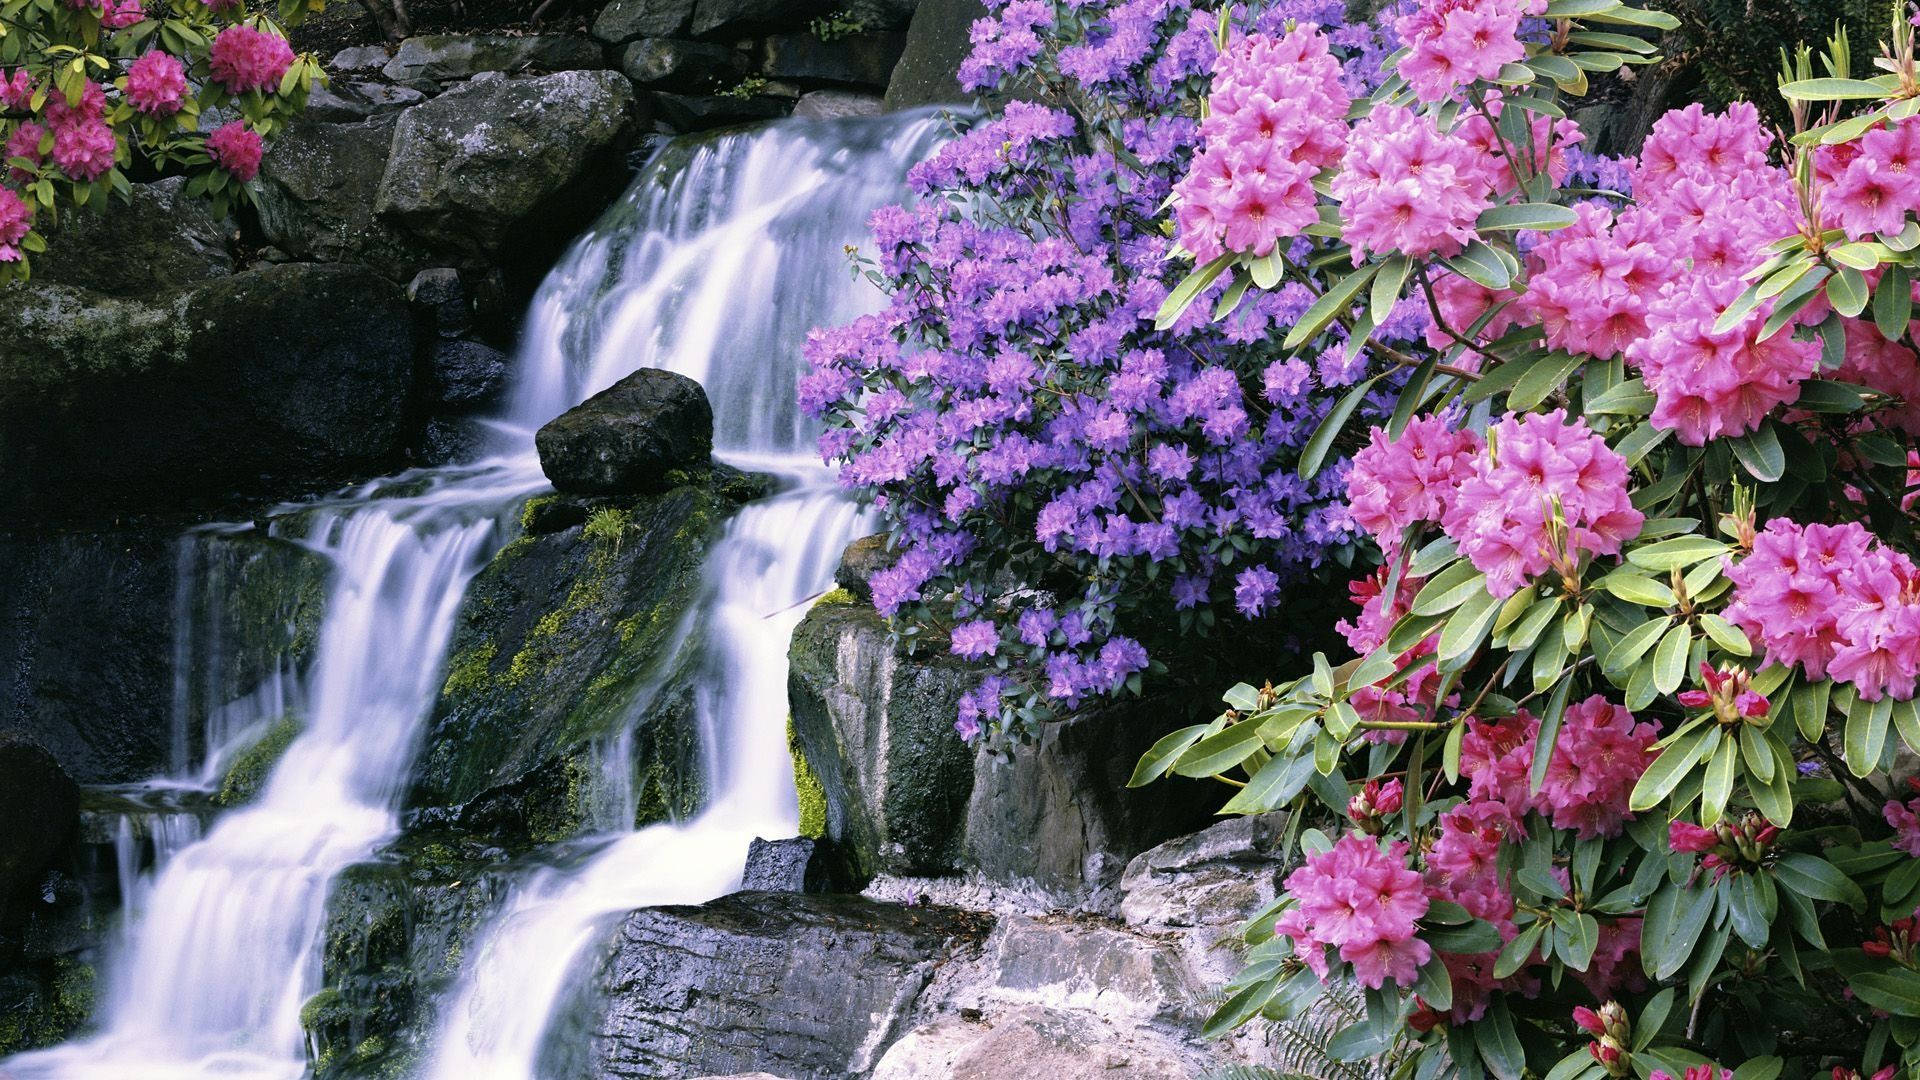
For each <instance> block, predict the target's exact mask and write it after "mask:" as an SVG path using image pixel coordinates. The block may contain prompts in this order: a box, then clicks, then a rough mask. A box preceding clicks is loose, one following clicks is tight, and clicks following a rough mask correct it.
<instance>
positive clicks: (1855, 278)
mask: <svg viewBox="0 0 1920 1080" xmlns="http://www.w3.org/2000/svg"><path fill="white" fill-rule="evenodd" d="M1867 297H1868V293H1867V279H1866V278H1865V277H1863V276H1861V274H1860V271H1858V270H1856V269H1854V268H1853V267H1851V266H1842V267H1841V268H1840V272H1839V273H1837V274H1835V275H1833V276H1832V277H1830V278H1828V279H1827V299H1828V300H1829V301H1831V302H1832V304H1833V310H1835V311H1837V312H1839V313H1840V314H1842V315H1845V316H1846V317H1847V318H1849V319H1851V318H1853V317H1854V316H1856V315H1858V314H1860V313H1861V312H1863V311H1865V310H1867Z"/></svg>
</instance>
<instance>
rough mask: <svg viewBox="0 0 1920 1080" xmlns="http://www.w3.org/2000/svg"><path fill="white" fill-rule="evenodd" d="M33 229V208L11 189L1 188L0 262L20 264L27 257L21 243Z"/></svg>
mask: <svg viewBox="0 0 1920 1080" xmlns="http://www.w3.org/2000/svg"><path fill="white" fill-rule="evenodd" d="M32 229H33V207H32V206H30V205H28V203H27V202H26V200H24V199H22V198H21V197H20V195H19V194H18V193H17V192H15V191H14V190H13V189H11V188H4V187H0V262H19V261H20V260H21V259H22V258H24V257H25V256H24V255H23V254H22V252H21V250H20V242H21V241H22V240H25V239H26V238H27V233H28V232H30V231H32Z"/></svg>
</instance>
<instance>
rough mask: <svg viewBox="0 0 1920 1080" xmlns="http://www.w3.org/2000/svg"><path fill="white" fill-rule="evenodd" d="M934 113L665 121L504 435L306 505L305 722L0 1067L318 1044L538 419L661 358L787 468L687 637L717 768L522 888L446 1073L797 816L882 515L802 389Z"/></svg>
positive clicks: (592, 237)
mask: <svg viewBox="0 0 1920 1080" xmlns="http://www.w3.org/2000/svg"><path fill="white" fill-rule="evenodd" d="M940 130H941V125H940V123H939V122H938V121H936V120H934V119H932V118H929V117H925V116H919V117H915V116H904V117H903V116H895V117H887V118H877V119H871V120H854V121H836V122H832V123H800V122H793V123H787V124H779V125H774V126H772V127H770V128H767V129H765V130H763V131H760V132H757V133H752V134H739V135H728V136H722V137H718V138H714V139H711V140H709V141H707V142H706V143H704V144H702V145H699V146H698V147H697V148H695V149H691V150H690V151H689V150H687V149H683V148H675V149H673V150H670V151H668V153H667V154H666V155H664V157H665V158H672V157H674V156H676V155H689V156H687V158H686V160H685V161H684V164H681V165H679V167H676V168H667V167H663V165H662V162H661V160H659V159H657V160H656V162H655V164H654V165H653V166H650V167H649V168H648V169H646V170H643V172H642V174H641V175H640V176H639V177H638V178H637V179H636V181H635V183H634V185H633V187H632V189H630V191H629V192H628V194H627V195H626V196H625V197H624V198H623V200H622V201H621V203H620V204H618V205H616V206H615V207H614V208H613V209H612V210H610V211H608V213H607V215H606V216H605V217H604V218H603V219H602V221H601V222H600V223H599V224H598V225H596V226H595V227H594V229H592V230H590V231H589V233H588V234H587V235H586V236H584V237H583V238H582V239H581V240H580V241H578V242H577V243H576V245H575V247H574V249H573V250H572V251H571V252H570V253H569V255H568V256H567V257H566V259H565V260H564V261H563V262H562V264H561V265H560V266H559V267H558V268H557V269H556V270H555V271H554V272H553V273H552V274H551V275H550V276H549V278H548V280H547V282H546V283H545V284H544V285H543V286H542V288H541V290H540V293H539V295H538V296H537V297H536V299H535V301H534V307H533V310H532V312H531V313H530V315H529V319H528V324H527V328H526V331H525V334H524V339H523V344H522V349H521V355H520V356H519V358H518V359H517V361H516V365H517V366H516V376H515V377H516V389H515V391H514V396H513V399H512V403H511V405H510V407H509V408H508V410H507V412H506V415H505V416H504V417H502V419H501V422H500V423H499V424H498V429H499V434H498V436H497V437H496V439H495V443H494V446H493V448H492V456H490V457H488V458H487V459H486V460H484V461H481V462H478V463H475V464H473V465H469V466H462V467H457V468H448V469H437V470H418V471H414V472H411V473H406V474H402V475H400V476H397V477H392V478H389V479H387V480H382V481H377V482H375V483H372V484H369V485H367V486H365V487H364V488H361V489H358V490H355V491H352V492H347V493H344V494H342V495H339V496H336V497H334V498H332V499H329V500H327V501H325V502H323V503H321V504H319V506H318V509H314V510H311V511H310V515H311V525H310V527H309V528H308V529H307V531H306V534H305V537H304V542H306V543H308V544H310V545H312V546H313V547H315V548H316V549H317V550H319V551H321V552H323V553H324V554H326V555H327V556H329V557H330V559H331V560H332V562H333V564H334V566H335V571H334V581H333V583H332V586H331V588H330V594H329V596H328V599H327V603H326V608H325V614H324V620H323V623H322V629H321V632H320V640H319V645H318V649H317V653H316V659H315V660H314V662H313V664H312V667H311V670H309V671H308V672H306V673H304V676H303V677H301V678H298V679H291V678H290V679H288V680H286V682H284V683H276V684H275V685H274V686H273V688H272V691H271V692H272V693H274V694H277V695H281V696H282V697H285V698H290V699H292V700H291V701H281V702H276V707H278V706H279V705H283V704H284V705H288V706H290V707H292V708H294V709H295V710H297V712H298V713H299V714H300V715H301V716H302V717H304V720H305V727H304V729H303V730H302V732H301V734H300V735H299V736H298V737H297V738H296V739H295V740H294V741H293V743H292V745H291V746H290V747H289V748H288V749H287V751H286V753H285V755H284V756H283V757H282V759H281V760H280V762H279V764H278V765H277V766H276V767H275V769H274V770H273V773H272V775H271V777H270V778H269V780H268V782H267V785H266V787H265V789H264V790H263V791H262V792H261V794H260V795H259V796H258V797H257V798H256V799H255V800H254V801H253V802H252V803H250V804H248V805H247V806H245V807H243V808H240V809H237V810H234V811H231V812H228V813H226V814H224V815H223V816H221V817H220V818H219V819H217V820H216V821H215V822H214V824H213V826H212V827H211V828H210V829H209V830H208V831H207V833H206V835H205V836H204V837H202V838H199V839H197V840H192V838H191V837H189V836H184V835H183V836H179V837H178V840H180V841H189V840H191V841H192V842H186V843H185V846H183V847H179V848H178V850H177V851H174V852H173V853H172V857H171V858H169V859H166V860H165V861H164V863H163V864H161V865H159V866H158V867H157V874H156V875H155V876H154V877H153V878H152V879H151V880H148V881H142V882H139V883H137V884H135V885H134V886H132V887H131V888H130V889H129V892H130V893H131V894H134V895H137V897H138V900H137V910H136V911H135V912H134V915H135V918H134V921H133V923H132V925H131V926H130V928H129V933H128V942H127V945H126V948H125V950H124V952H123V954H122V955H120V956H118V957H116V958H115V962H114V963H113V965H112V968H111V974H112V978H111V980H110V982H109V986H108V990H107V993H106V995H105V997H104V1000H103V1003H102V1012H101V1014H100V1016H99V1017H97V1022H98V1032H97V1034H95V1035H93V1036H91V1037H89V1038H87V1039H84V1040H80V1041H76V1042H73V1043H68V1044H65V1045H63V1046H59V1047H56V1048H53V1049H51V1050H47V1051H42V1052H38V1053H32V1054H26V1055H22V1056H19V1057H15V1058H12V1059H9V1060H7V1061H5V1062H0V1080H189V1078H193V1080H212V1078H219V1080H296V1078H298V1077H301V1076H303V1075H305V1074H306V1072H307V1069H308V1063H307V1042H306V1038H305V1034H304V1032H303V1031H302V1030H301V1027H300V1021H299V1011H300V1006H301V1004H302V1003H303V1002H304V1001H305V1000H306V999H307V998H308V997H309V996H310V995H311V994H313V993H314V992H315V991H316V990H318V989H319V985H320V972H319V970H318V967H319V962H318V953H319V950H318V942H319V938H320V933H321V928H322V924H323V921H324V917H325V910H326V901H327V896H328V891H329V889H330V887H331V884H332V881H333V879H334V878H335V876H336V875H337V874H338V873H339V872H340V870H341V869H343V868H344V867H346V866H347V865H350V864H352V863H354V862H357V861H361V860H364V859H366V858H368V857H369V856H371V855H373V854H374V853H375V852H376V851H377V850H378V848H379V847H380V846H381V845H383V844H385V843H386V842H388V841H390V840H391V839H392V838H393V837H394V836H395V835H396V834H397V831H398V822H397V813H396V811H397V807H398V804H399V801H400V799H401V797H402V795H403V793H404V790H405V787H406V781H407V772H408V769H409V767H410V766H411V764H412V761H413V757H414V753H415V750H416V744H417V742H418V739H419V736H420V731H421V728H422V726H423V724H424V722H425V720H426V719H427V717H428V716H429V714H430V713H431V711H432V707H433V702H434V699H435V697H436V695H437V693H438V691H439V686H440V681H441V678H442V671H443V668H444V665H445V660H446V651H447V643H448V639H449V637H450V635H451V633H452V628H453V624H454V620H455V616H456V614H457V613H458V610H459V605H460V601H461V599H462V598H463V596H464V595H465V591H466V586H467V583H468V582H469V580H470V579H471V577H472V575H473V574H474V573H475V572H477V571H478V569H479V568H480V567H481V566H482V565H484V563H485V561H486V559H487V558H488V557H490V556H491V554H492V553H493V551H495V550H497V548H498V547H499V546H500V544H502V543H503V542H504V541H505V540H506V539H507V538H508V537H507V536H506V535H505V533H506V532H507V529H508V524H507V523H508V522H509V521H510V516H511V513H512V511H513V509H514V508H515V507H516V506H517V505H518V504H519V503H520V502H521V501H522V500H524V498H525V497H526V496H527V495H529V494H531V493H533V492H535V491H538V490H540V489H541V488H542V487H543V486H544V483H545V481H544V479H543V477H542V476H541V474H540V471H539V466H538V462H537V459H536V458H535V456H534V455H533V452H532V434H533V432H534V430H536V429H537V428H538V427H539V425H540V424H542V423H544V422H545V421H546V420H548V419H550V418H552V417H553V416H556V415H558V414H559V413H560V412H562V411H564V410H565V409H567V408H569V407H571V406H572V405H574V404H576V403H578V402H579V401H581V400H584V399H585V398H586V397H587V396H589V395H590V394H592V393H594V392H596V391H598V390H600V389H603V388H605V387H606V386H609V385H611V384H612V383H613V382H615V381H616V380H618V379H619V378H621V377H622V376H624V375H626V374H628V373H630V372H632V371H634V370H636V369H638V368H641V367H662V368H669V369H672V370H675V371H679V372H681V373H683V374H686V375H689V376H691V377H693V378H695V379H698V380H699V381H701V382H702V383H703V385H705V386H706V388H707V390H708V393H709V396H710V397H711V398H712V401H713V411H714V414H715V420H716V432H715V443H716V456H717V457H720V458H721V459H722V460H725V461H727V462H729V463H731V464H734V465H737V466H739V467H742V468H747V469H752V470H756V471H761V472H768V473H772V474H775V475H776V476H778V477H779V478H780V481H781V486H780V488H779V489H778V490H777V491H776V492H775V494H773V495H771V496H769V497H768V498H765V499H762V500H759V501H757V502H755V503H753V504H750V505H749V506H747V507H745V508H744V509H743V510H742V511H741V512H740V513H739V514H738V515H737V516H736V518H735V519H734V520H733V521H732V522H731V523H730V524H729V526H728V528H727V531H726V533H725V536H724V538H723V540H722V542H721V543H720V545H719V547H718V549H717V550H716V551H715V553H714V555H713V557H712V558H711V559H710V561H709V566H708V586H707V589H706V591H705V595H704V597H703V598H702V600H701V602H700V609H699V611H697V612H695V613H692V614H691V616H690V617H689V619H688V622H687V626H688V632H687V633H686V634H684V635H683V636H682V641H681V645H680V647H681V648H686V649H694V650H698V651H697V652H696V653H692V654H689V656H690V659H691V660H692V662H693V663H694V664H695V665H696V666H695V671H696V675H695V678H696V679H697V682H696V687H695V689H696V693H695V700H696V704H697V709H698V714H699V719H700V724H701V729H702V734H703V746H702V752H703V758H704V762H705V764H704V767H705V769H706V770H707V773H708V776H707V780H708V783H707V790H708V791H709V792H710V793H711V796H712V797H711V800H710V803H709V805H708V807H707V808H706V809H705V810H704V811H702V812H701V813H700V814H699V815H698V816H697V817H695V818H694V819H692V820H690V821H687V822H682V823H675V824H668V825H659V826H653V827H650V828H647V829H643V830H639V831H637V832H627V833H625V834H624V835H619V836H616V837H613V838H610V839H609V841H608V842H607V843H606V845H605V847H604V848H603V849H602V850H601V851H600V853H599V854H598V855H596V856H595V857H594V858H592V859H591V860H589V861H588V862H587V863H586V864H584V865H583V866H582V867H580V868H579V869H577V870H575V871H572V872H566V873H563V872H560V871H551V870H550V871H543V872H540V873H538V874H536V875H535V876H533V877H532V878H530V879H529V880H528V881H527V882H526V883H524V884H523V885H522V886H521V887H520V888H518V889H517V890H516V891H515V892H514V893H513V894H512V895H511V896H510V897H509V898H508V900H507V902H506V904H505V906H504V908H503V910H502V911H501V913H500V914H499V915H498V917H496V919H494V920H493V921H492V922H491V923H490V924H489V925H488V926H487V927H486V928H485V930H484V931H483V933H482V935H481V941H480V944H479V946H478V947H477V948H475V949H473V950H471V953H470V955H471V959H470V961H469V964H468V967H467V969H466V970H465V971H464V972H463V973H462V976H461V979H460V982H459V986H458V987H457V989H456V991H455V992H454V994H453V995H452V997H451V999H450V1000H449V1001H448V1002H446V1003H444V1004H443V1009H442V1012H443V1027H442V1031H441V1033H440V1038H439V1039H438V1047H439V1050H438V1054H437V1056H436V1057H435V1059H434V1061H433V1063H432V1065H431V1068H430V1069H429V1075H430V1076H431V1077H432V1078H433V1080H535V1078H536V1077H537V1076H538V1075H539V1072H538V1064H537V1062H538V1056H539V1052H540V1046H541V1041H542V1037H543V1035H544V1033H545V1032H546V1029H547V1028H548V1026H549V1024H550V1023H551V1021H552V1019H553V1014H554V1012H555V1011H556V1008H557V1006H558V1003H559V1002H560V1001H562V1000H563V999H564V998H565V996H566V994H567V992H568V990H569V988H570V986H571V983H570V977H572V976H574V975H576V974H577V973H578V972H577V970H576V969H577V967H578V966H579V964H580V961H581V958H582V954H583V953H584V952H585V951H586V948H587V946H588V945H589V944H590V943H591V942H593V941H595V940H597V939H598V937H599V936H600V934H601V933H602V932H603V931H604V930H605V929H606V927H607V925H608V923H609V920H610V919H611V917H612V916H613V915H615V914H616V913H618V912H622V911H625V910H627V909H630V908H634V907H641V906H646V905H649V904H657V903H670V902H698V901H703V900H707V899H711V898H712V897H715V896H718V895H721V894H723V893H725V892H727V891H729V890H731V889H732V888H734V887H735V886H737V884H738V882H739V878H740V873H741V869H742V865H743V862H744V859H745V853H746V848H747V844H748V842H749V841H750V840H751V839H752V838H753V837H754V836H756V835H757V836H767V837H781V836H790V835H792V834H793V832H794V831H795V827H796V824H797V812H796V810H795V797H794V793H793V779H792V770H791V763H790V761H789V759H788V756H787V750H786V732H785V723H786V716H787V704H786V674H787V661H786V654H787V645H788V639H789V637H790V635H791V632H792V629H793V626H794V624H795V623H797V622H798V620H799V618H800V616H801V614H802V613H803V611H804V607H805V602H806V600H807V599H808V598H809V597H811V596H813V595H814V594H816V593H818V592H820V591H821V590H822V589H824V588H825V587H826V586H827V585H828V584H830V582H831V575H832V570H833V566H834V562H835V560H836V558H837V556H838V555H839V553H840V550H841V548H842V546H844V544H845V543H846V542H847V541H848V540H849V539H851V538H852V537H853V536H855V535H857V534H858V533H859V532H860V531H861V524H862V523H861V521H860V520H859V515H858V512H857V511H856V510H855V508H854V507H853V506H852V505H851V504H850V503H849V502H847V501H846V500H845V499H844V498H843V497H842V496H841V495H840V494H839V493H838V492H837V490H836V489H835V488H834V486H833V484H832V479H831V476H830V474H829V473H828V472H827V471H826V470H824V469H823V468H822V467H820V466H819V465H818V463H817V459H816V458H815V456H814V453H813V449H812V445H811V431H810V430H809V425H807V424H806V423H805V422H804V420H803V418H802V417H801V416H800V415H799V413H798V410H797V408H796V407H795V404H794V383H795V380H796V378H797V377H798V375H799V373H800V371H801V368H802V361H801V359H800V342H801V340H802V338H803V336H804V334H805V331H806V330H807V328H809V327H811V326H814V325H819V324H823V323H831V322H835V321H840V320H844V319H847V318H850V317H852V316H854V315H856V314H858V313H860V312H861V311H862V310H865V309H866V308H867V307H868V306H869V305H871V304H873V303H874V302H876V300H877V297H875V296H874V295H873V294H872V293H871V290H870V289H869V288H868V287H867V286H865V285H864V284H863V283H860V282H857V281H856V280H855V279H853V278H852V276H851V274H850V273H849V272H848V269H847V267H846V263H845V261H844V255H843V249H844V246H845V245H848V244H855V243H859V242H861V241H862V240H863V239H864V233H865V220H866V217H867V215H868V213H869V212H870V211H871V210H872V209H873V208H875V207H877V206H879V205H882V204H884V203H887V202H891V201H897V200H898V199H899V198H901V197H902V195H903V194H904V192H903V185H902V179H903V177H904V175H905V172H906V169H907V167H908V166H909V165H910V164H912V163H913V162H914V161H916V160H918V159H919V158H920V157H921V156H923V155H924V154H925V153H927V152H928V151H929V150H930V149H931V148H932V146H933V145H934V143H935V142H936V140H937V138H938V137H939V133H940ZM640 704H641V703H636V709H638V707H639V705H640ZM630 821H631V815H630V814H629V815H628V822H630ZM126 876H128V877H130V878H131V877H132V876H133V875H132V872H131V871H129V873H128V874H127V875H126Z"/></svg>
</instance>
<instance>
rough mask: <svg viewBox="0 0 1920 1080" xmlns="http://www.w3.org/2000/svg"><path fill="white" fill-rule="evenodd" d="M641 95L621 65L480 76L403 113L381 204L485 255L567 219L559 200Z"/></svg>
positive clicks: (430, 238) (384, 210) (447, 243)
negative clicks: (611, 68)
mask: <svg viewBox="0 0 1920 1080" xmlns="http://www.w3.org/2000/svg"><path fill="white" fill-rule="evenodd" d="M632 104H633V87H632V85H631V84H630V83H628V81H627V80H626V78H625V77H624V76H622V75H620V74H619V73H618V72H612V71H568V72H561V73H559V74H555V75H547V76H543V77H540V78H531V79H509V78H505V77H502V76H499V75H491V76H488V75H483V76H480V77H479V78H476V79H474V80H473V81H471V82H468V83H466V84H464V85H462V86H459V87H456V88H455V89H453V90H450V91H448V92H447V93H445V94H442V95H441V96H439V97H437V98H434V99H433V100H432V101H429V102H427V103H426V104H424V105H420V106H418V107H416V108H412V109H408V110H407V111H406V112H405V113H403V114H401V117H400V120H399V122H398V124H397V125H396V127H395V130H394V133H393V149H392V153H391V155H390V156H389V157H388V159H387V163H386V170H385V173H384V175H383V176H382V178H381V180H380V185H379V190H378V192H377V194H376V196H375V198H374V211H375V213H377V214H380V215H382V216H384V217H387V218H389V219H391V220H394V221H396V222H399V223H401V224H403V225H405V226H406V227H407V228H408V229H409V230H411V231H412V232H413V233H414V234H415V235H416V236H418V237H419V238H421V239H422V240H424V241H426V242H428V243H430V244H432V245H434V246H436V247H439V248H442V249H445V250H448V251H453V252H458V253H461V254H464V255H467V256H470V257H479V258H484V257H485V256H486V255H488V254H489V253H490V252H493V251H496V250H498V249H499V248H500V247H501V246H502V245H503V244H504V243H506V242H507V241H508V240H509V239H513V240H514V241H515V242H516V243H523V242H524V239H525V238H524V236H523V235H522V234H524V233H525V232H526V231H527V229H528V228H536V227H537V229H538V230H540V231H541V232H542V233H544V232H547V231H552V230H553V229H555V228H568V226H569V225H570V220H569V221H561V220H560V219H559V218H557V217H553V216H551V215H553V214H555V213H556V212H557V211H556V205H557V200H560V199H562V198H563V197H564V195H565V193H566V192H567V191H568V190H569V188H570V186H571V185H574V184H575V183H576V182H578V181H581V180H582V179H583V178H584V177H585V176H586V174H587V173H588V172H589V170H590V169H591V168H592V167H593V166H594V164H595V160H596V158H597V157H598V156H599V155H600V154H601V152H602V151H606V150H608V149H609V148H611V147H612V146H613V144H614V142H615V140H616V139H617V138H618V137H619V136H620V134H621V132H622V130H623V129H624V128H625V127H626V126H627V122H628V118H629V117H628V113H629V111H630V109H631V107H632ZM543 215H549V216H546V217H544V218H543ZM575 216H577V215H575ZM569 232H570V229H569Z"/></svg>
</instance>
